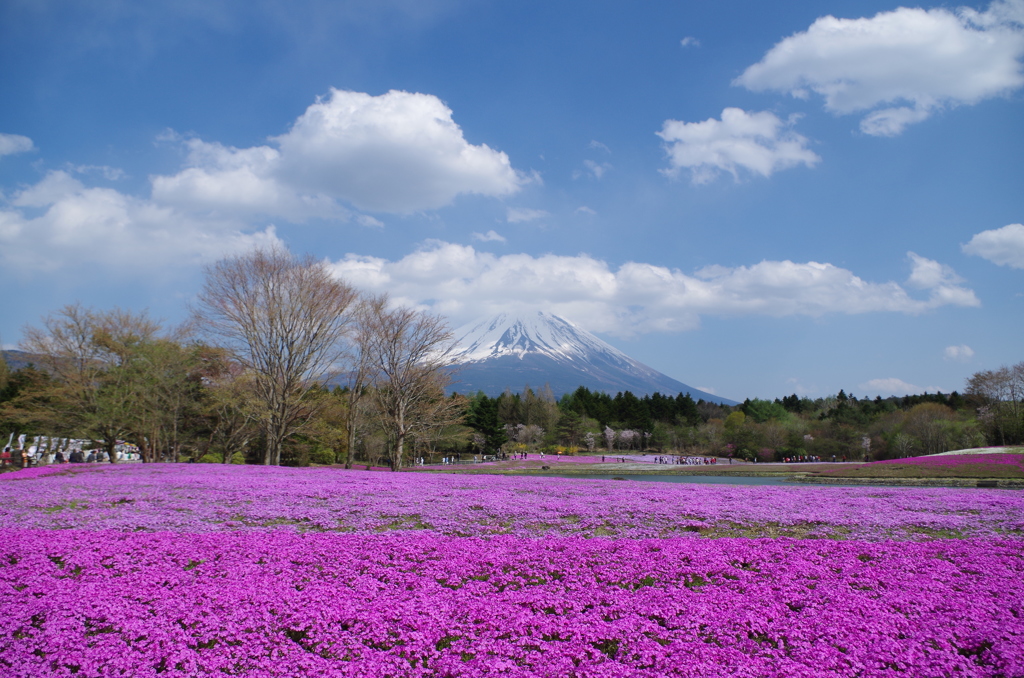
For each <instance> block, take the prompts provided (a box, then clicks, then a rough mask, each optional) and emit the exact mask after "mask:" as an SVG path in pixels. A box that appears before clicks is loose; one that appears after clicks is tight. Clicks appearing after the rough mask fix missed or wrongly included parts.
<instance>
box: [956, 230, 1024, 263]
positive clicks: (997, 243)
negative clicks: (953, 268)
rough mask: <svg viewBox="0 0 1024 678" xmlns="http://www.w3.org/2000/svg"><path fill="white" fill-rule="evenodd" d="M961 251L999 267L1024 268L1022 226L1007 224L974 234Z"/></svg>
mask: <svg viewBox="0 0 1024 678" xmlns="http://www.w3.org/2000/svg"><path fill="white" fill-rule="evenodd" d="M961 249H963V251H964V252H966V253H967V254H973V255H975V256H978V257H981V258H982V259H988V260H989V261H991V262H992V263H993V264H998V265H999V266H1009V267H1011V268H1024V224H1009V225H1007V226H1003V227H1002V228H996V229H993V230H990V231H982V232H981V233H977V234H975V236H974V237H973V238H971V240H970V242H968V243H967V244H966V245H962V246H961Z"/></svg>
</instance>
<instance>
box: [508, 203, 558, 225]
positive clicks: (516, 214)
mask: <svg viewBox="0 0 1024 678" xmlns="http://www.w3.org/2000/svg"><path fill="white" fill-rule="evenodd" d="M549 216H551V215H550V214H548V213H547V212H545V211H544V210H534V209H529V208H526V207H509V208H508V211H507V212H506V213H505V220H506V221H507V222H508V223H510V224H518V223H521V222H524V221H536V220H537V219H543V218H544V217H549Z"/></svg>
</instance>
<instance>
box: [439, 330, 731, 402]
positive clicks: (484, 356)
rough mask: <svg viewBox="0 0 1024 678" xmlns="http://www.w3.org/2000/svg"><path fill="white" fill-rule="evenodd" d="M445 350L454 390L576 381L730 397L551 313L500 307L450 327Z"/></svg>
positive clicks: (491, 390)
mask: <svg viewBox="0 0 1024 678" xmlns="http://www.w3.org/2000/svg"><path fill="white" fill-rule="evenodd" d="M454 335H455V338H456V340H457V341H458V344H457V346H456V347H455V348H454V349H453V350H452V351H451V353H450V354H449V355H450V356H451V357H452V359H453V360H454V362H455V363H456V365H457V366H458V368H459V369H458V373H457V376H456V381H457V383H456V384H455V386H456V388H457V390H460V391H463V392H473V391H477V390H482V391H484V392H485V393H487V394H488V395H498V394H499V393H501V391H503V390H504V389H505V388H511V389H513V390H519V389H521V388H522V387H523V386H524V385H525V384H527V383H529V384H532V385H533V386H543V385H544V384H548V385H549V386H551V389H552V391H554V393H555V395H556V396H557V395H561V394H563V393H568V392H572V391H574V390H575V389H576V388H577V387H578V386H586V387H587V388H589V389H591V390H597V391H606V392H609V393H616V392H619V391H631V392H632V393H633V394H634V395H638V396H642V395H646V394H650V393H654V392H660V393H662V394H665V395H673V394H676V393H690V394H691V396H693V398H694V399H700V398H703V399H704V400H709V401H713V402H725V403H730V404H731V403H732V402H733V401H730V400H726V399H723V398H721V397H719V396H715V395H713V394H710V393H706V392H704V391H700V390H698V389H695V388H693V387H691V386H688V385H686V384H684V383H682V382H680V381H677V380H675V379H672V378H671V377H668V376H666V375H664V374H662V373H660V372H658V371H657V370H654V369H652V368H650V367H648V366H647V365H644V364H643V363H641V362H638V361H636V360H634V359H632V358H630V357H629V356H628V355H626V354H625V353H623V352H622V351H620V350H618V349H617V348H615V347H613V346H610V345H609V344H607V343H605V342H603V341H601V340H600V339H598V338H597V337H595V336H594V335H593V334H591V333H590V332H587V331H586V330H584V329H583V328H581V327H578V326H577V325H575V324H573V323H572V322H571V321H569V320H566V319H565V318H561V317H559V316H556V315H552V314H550V313H544V312H537V313H535V314H528V315H521V316H516V315H511V314H508V313H502V314H499V315H497V316H494V317H493V318H489V319H486V320H478V321H475V322H472V323H469V324H467V325H463V326H462V327H460V328H459V329H457V330H455V333H454Z"/></svg>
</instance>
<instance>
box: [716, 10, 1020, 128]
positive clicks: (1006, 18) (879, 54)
mask: <svg viewBox="0 0 1024 678" xmlns="http://www.w3.org/2000/svg"><path fill="white" fill-rule="evenodd" d="M1021 56H1024V0H1002V1H1000V0H997V1H996V2H993V3H992V4H991V5H989V8H988V9H987V10H986V11H985V12H978V11H975V10H971V9H965V8H962V9H960V10H958V11H951V10H948V9H943V8H938V9H931V10H924V9H917V8H907V7H900V8H898V9H896V10H893V11H890V12H881V13H879V14H876V15H875V16H874V17H871V18H860V19H837V18H836V17H833V16H825V17H821V18H819V19H818V20H817V21H815V22H814V23H813V24H811V26H810V27H809V28H808V29H807V30H806V31H803V32H800V33H796V34H794V35H791V36H790V37H788V38H785V39H783V40H782V41H780V42H779V43H778V44H776V45H775V46H774V47H772V48H771V49H770V50H769V51H768V52H767V53H766V54H765V55H764V58H762V59H761V61H759V62H758V63H756V64H754V65H752V66H750V67H749V68H747V69H746V71H744V72H743V74H742V75H740V76H739V77H738V78H736V80H735V81H734V84H737V85H742V86H744V87H746V88H748V89H750V90H754V91H767V90H771V91H780V92H788V93H790V94H792V95H793V96H796V97H800V98H805V97H806V96H807V95H808V91H811V92H814V93H816V94H818V95H820V96H822V97H823V98H824V100H825V108H826V109H827V110H829V111H832V112H834V113H837V114H847V113H857V112H864V111H867V112H868V115H867V116H866V117H864V118H863V120H862V121H861V130H862V131H864V132H865V133H867V134H871V135H877V136H893V135H896V134H899V133H900V132H902V131H903V129H904V128H905V127H906V126H907V125H910V124H913V123H916V122H920V121H922V120H924V119H925V118H927V117H928V116H929V115H931V114H932V112H934V111H935V110H937V109H939V108H942V107H943V106H955V105H961V104H974V103H977V102H979V101H981V100H983V99H988V98H991V97H994V96H998V95H1001V94H1004V93H1006V92H1009V91H1012V90H1014V89H1017V88H1019V87H1020V86H1021V85H1024V72H1022V68H1021V62H1020V58H1021Z"/></svg>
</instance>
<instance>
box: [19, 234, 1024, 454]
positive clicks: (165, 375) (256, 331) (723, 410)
mask: <svg viewBox="0 0 1024 678" xmlns="http://www.w3.org/2000/svg"><path fill="white" fill-rule="evenodd" d="M451 346H452V335H451V332H450V330H449V328H448V327H447V325H446V324H445V322H444V321H443V320H442V319H441V318H439V317H437V316H434V315H431V314H428V313H424V312H422V311H417V310H414V309H409V308H404V307H396V306H394V305H393V304H390V303H389V300H388V298H387V297H386V296H368V295H361V294H358V293H357V292H356V291H355V290H354V289H353V288H352V287H351V286H349V285H348V284H346V283H345V282H344V281H340V280H338V279H336V278H335V277H334V276H333V275H332V274H331V271H330V270H329V269H328V268H327V267H326V266H325V265H324V264H323V263H322V262H319V261H316V260H313V259H312V258H308V257H307V258H299V257H295V256H293V255H292V254H290V253H289V252H287V251H284V250H278V249H272V250H256V251H253V252H250V253H247V254H244V255H240V256H237V257H231V258H227V259H224V260H222V261H219V262H217V263H216V264H214V265H212V266H210V267H208V268H207V270H206V272H205V278H204V282H203V285H202V288H201V290H200V293H199V295H198V296H197V299H196V301H195V303H194V306H193V308H192V309H191V313H190V318H189V320H188V322H187V323H186V324H185V325H183V326H181V327H164V326H163V325H162V324H161V323H159V322H157V321H156V320H154V319H152V318H150V317H149V316H148V314H146V313H136V312H132V311H125V310H121V309H113V310H107V311H102V310H95V309H89V308H85V307H83V306H81V305H79V304H72V305H69V306H66V307H64V308H62V309H60V310H58V311H56V312H54V313H51V314H49V315H47V316H46V317H44V318H43V320H42V323H41V324H40V325H38V326H30V327H27V328H26V329H25V331H24V334H23V340H22V344H21V348H22V349H23V350H24V351H26V352H27V353H28V354H29V355H31V356H32V359H33V361H34V362H33V364H32V365H30V366H28V367H23V368H21V369H19V370H16V371H13V372H11V371H10V370H9V369H8V367H7V364H6V362H5V361H2V360H0V434H4V435H9V437H17V436H19V435H26V436H27V437H29V438H30V439H32V438H34V437H35V436H43V440H44V441H45V443H43V446H44V447H46V448H48V449H47V450H46V451H48V452H51V453H52V452H53V451H54V448H55V446H56V447H59V446H60V445H62V444H63V445H67V444H69V441H71V440H87V441H91V444H92V445H93V446H94V447H98V448H99V449H102V450H103V451H104V452H105V458H106V459H108V460H109V461H112V462H116V461H117V460H118V449H119V445H120V446H123V444H124V443H129V444H131V445H132V446H133V449H136V450H137V451H138V454H139V455H140V456H141V458H142V460H143V461H146V462H155V461H189V460H190V461H203V462H217V463H262V464H268V465H279V464H291V465H305V464H309V463H319V464H344V465H345V466H346V467H349V468H351V467H352V466H353V465H354V464H360V463H365V464H368V465H380V464H386V465H388V466H390V467H391V468H392V469H396V470H397V469H399V468H402V467H403V466H406V465H408V464H409V463H410V461H412V460H417V459H421V458H422V459H436V458H437V457H438V456H452V455H460V454H473V455H507V454H511V453H514V452H522V451H531V450H533V451H539V450H544V451H547V452H549V453H556V454H577V453H586V452H589V453H600V452H615V451H624V450H629V451H644V450H650V451H657V452H659V453H680V454H687V455H691V454H692V455H725V456H736V457H743V458H746V459H751V460H753V459H758V460H761V461H776V460H783V459H800V458H806V457H818V458H822V459H831V458H832V457H835V458H846V459H851V460H860V459H885V458H893V457H903V456H911V455H916V454H932V453H936V452H942V451H945V450H949V449H958V448H967V447H976V446H980V445H985V444H989V445H1009V444H1021V443H1024V403H1022V400H1024V363H1019V364H1017V365H1014V366H1012V367H1001V368H999V369H997V370H987V371H982V372H978V373H976V374H974V375H973V376H972V377H971V378H970V379H969V380H968V381H967V384H966V388H965V391H964V393H963V394H962V395H961V394H959V393H956V392H954V393H951V394H948V395H947V394H942V393H935V394H922V395H914V396H905V397H894V398H885V399H883V398H880V397H876V398H874V399H869V398H856V397H854V396H853V395H848V394H846V393H845V392H844V391H840V392H839V393H838V394H836V395H835V396H829V397H827V398H817V399H813V400H812V399H809V398H805V397H799V396H797V395H796V394H793V395H790V396H786V397H784V398H781V399H775V400H773V401H772V400H763V399H753V400H751V399H748V400H746V401H744V402H743V403H742V404H739V405H737V406H732V407H730V406H728V405H720V404H716V403H713V402H707V401H704V400H697V401H694V400H693V398H692V397H691V396H690V395H689V394H678V395H675V396H670V395H662V394H659V393H655V394H652V395H645V396H643V397H638V396H636V395H634V394H632V393H630V392H628V391H627V392H623V393H618V394H616V395H614V396H612V395H610V394H607V393H604V392H600V391H591V390H590V389H588V388H586V387H583V386H581V387H580V388H578V389H577V390H576V391H574V392H572V393H569V394H566V395H563V396H562V397H561V398H555V397H554V395H553V394H552V392H551V390H550V388H548V387H546V386H544V387H540V388H538V389H533V388H531V387H529V386H526V387H524V388H523V390H522V391H520V392H518V393H513V392H512V391H511V390H506V391H505V392H504V393H502V394H501V395H499V396H498V397H490V396H487V395H485V394H483V393H478V394H476V395H475V396H471V397H466V396H462V395H458V394H449V393H448V389H449V386H450V384H451V380H452V376H453V372H452V370H451V367H452V365H451V361H450V359H449V357H448V356H449V350H450V348H451ZM55 441H56V442H55ZM0 442H3V441H0Z"/></svg>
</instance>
